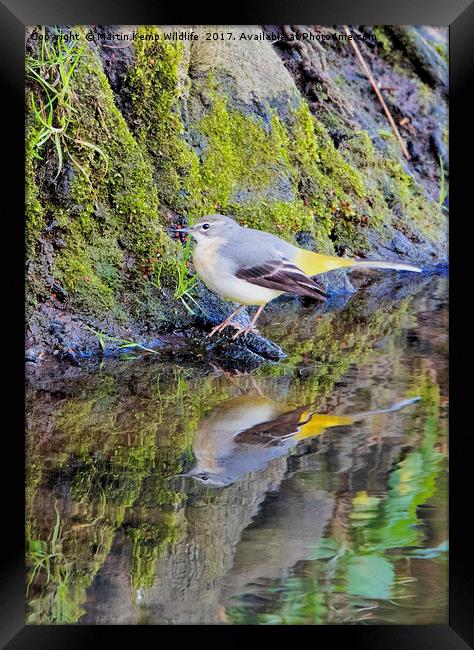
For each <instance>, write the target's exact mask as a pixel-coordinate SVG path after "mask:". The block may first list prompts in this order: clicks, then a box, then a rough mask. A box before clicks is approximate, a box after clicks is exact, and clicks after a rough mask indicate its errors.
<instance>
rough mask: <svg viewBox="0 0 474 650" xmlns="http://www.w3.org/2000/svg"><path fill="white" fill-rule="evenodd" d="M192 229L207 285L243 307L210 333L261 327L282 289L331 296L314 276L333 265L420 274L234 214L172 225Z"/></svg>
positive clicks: (197, 264)
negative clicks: (306, 243)
mask: <svg viewBox="0 0 474 650" xmlns="http://www.w3.org/2000/svg"><path fill="white" fill-rule="evenodd" d="M170 230H172V231H173V232H179V233H183V234H184V233H187V234H189V235H191V236H192V238H193V239H194V240H195V242H196V243H195V246H194V250H193V264H194V267H195V269H196V272H197V274H198V276H199V277H200V278H201V279H202V280H203V282H204V284H205V285H206V286H207V287H208V288H209V289H210V290H211V291H213V292H214V293H217V294H218V295H219V296H220V297H221V298H224V300H227V301H230V302H233V303H236V304H237V308H236V309H235V310H234V311H233V312H232V313H231V314H230V316H228V317H227V318H226V319H225V320H223V321H222V323H219V324H218V325H216V326H215V327H214V328H213V329H212V330H211V332H210V333H209V335H208V336H213V335H214V334H216V333H217V332H221V331H222V330H224V329H225V328H226V327H228V326H232V327H233V328H234V329H236V330H237V333H236V334H235V335H234V336H233V337H232V338H233V339H235V338H237V337H238V336H240V335H244V337H245V336H247V334H248V333H249V332H251V331H255V322H256V321H257V318H258V317H259V316H260V314H261V312H262V310H263V308H264V307H265V305H266V304H267V303H268V302H270V301H271V300H274V299H275V298H277V297H278V296H280V295H281V294H282V293H293V294H297V295H300V296H309V297H311V298H315V299H317V300H321V301H325V300H326V299H327V298H328V295H327V293H326V291H325V290H324V288H323V287H322V286H321V285H320V284H319V283H318V282H317V280H315V279H314V276H316V275H320V274H321V273H325V272H326V271H331V270H333V269H341V268H349V267H357V268H364V267H365V268H375V269H394V270H398V271H413V272H416V273H420V272H421V269H420V268H418V267H416V266H412V265H411V264H401V263H398V262H387V261H376V260H356V259H350V258H346V257H337V256H332V255H323V254H321V253H315V252H313V251H310V250H306V249H303V248H299V247H298V246H295V245H293V244H290V243H289V242H287V241H285V240H283V239H281V238H280V237H277V236H276V235H273V234H271V233H269V232H265V231H263V230H256V229H254V228H247V227H244V226H241V225H240V224H239V223H238V222H237V221H236V220H235V219H233V218H232V217H229V216H226V215H223V214H212V215H208V216H205V217H201V218H199V219H198V220H197V221H196V223H195V224H194V225H192V226H186V227H183V228H180V229H179V230H178V229H170ZM251 305H256V306H258V309H257V311H256V313H255V315H254V316H253V318H252V319H251V321H250V323H249V324H248V325H247V326H246V327H242V326H240V325H239V324H238V323H235V322H233V318H234V317H235V316H236V315H237V314H238V312H239V311H240V310H241V309H242V308H243V307H244V306H251Z"/></svg>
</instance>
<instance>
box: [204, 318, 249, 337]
mask: <svg viewBox="0 0 474 650" xmlns="http://www.w3.org/2000/svg"><path fill="white" fill-rule="evenodd" d="M226 327H233V328H234V329H236V330H238V331H239V332H240V331H241V330H243V329H244V328H243V327H242V326H241V325H238V324H237V323H233V322H232V321H231V320H229V319H228V318H226V319H225V320H224V321H222V323H219V325H216V326H215V327H213V328H212V330H211V331H210V332H209V334H208V335H207V336H208V337H209V338H210V337H211V336H214V334H217V333H218V332H222V330H224V329H225V328H226Z"/></svg>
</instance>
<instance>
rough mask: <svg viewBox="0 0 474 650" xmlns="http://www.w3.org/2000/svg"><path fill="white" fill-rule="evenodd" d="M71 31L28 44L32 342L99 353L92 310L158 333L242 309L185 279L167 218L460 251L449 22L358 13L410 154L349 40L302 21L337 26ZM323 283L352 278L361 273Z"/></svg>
mask: <svg viewBox="0 0 474 650" xmlns="http://www.w3.org/2000/svg"><path fill="white" fill-rule="evenodd" d="M62 29H63V31H64V32H67V33H68V32H69V31H72V32H74V33H75V34H77V35H78V38H77V40H74V41H72V45H71V44H69V45H68V44H67V43H64V42H62V41H57V42H56V44H55V45H54V46H53V45H52V44H51V41H49V42H48V41H46V45H45V46H44V47H42V46H41V45H40V42H41V41H39V40H38V38H37V37H39V36H42V35H44V36H46V35H47V34H48V33H50V32H51V30H49V31H48V30H45V29H44V28H35V29H33V30H32V29H30V30H29V32H28V38H27V45H26V47H27V87H26V112H27V160H26V185H27V187H26V190H27V200H26V223H27V310H28V325H29V326H28V333H27V347H28V349H29V356H30V358H32V359H34V358H37V355H38V354H39V353H41V352H49V353H51V352H56V353H59V354H61V355H65V354H69V355H76V354H78V353H84V352H91V351H94V350H97V349H98V344H97V336H96V335H94V334H93V333H91V331H90V330H88V329H87V328H86V327H85V326H86V325H87V326H88V327H92V329H94V330H96V331H100V332H105V333H107V334H108V335H110V336H113V337H116V338H121V339H127V340H130V339H132V340H134V341H140V342H150V341H152V340H155V339H156V338H157V337H159V336H160V334H161V333H163V332H165V331H166V330H170V329H173V330H181V331H182V330H184V331H187V330H189V329H190V328H194V331H199V330H200V329H201V328H202V327H203V324H204V327H206V323H212V322H215V321H216V318H217V314H219V315H220V314H221V313H222V312H224V313H228V309H229V307H228V306H227V305H226V304H225V303H223V302H222V301H220V300H217V301H216V300H215V299H212V300H211V299H210V296H209V292H208V291H207V290H206V289H205V288H204V287H203V286H202V285H201V284H198V285H196V286H195V287H194V288H193V289H192V290H191V294H192V298H193V299H194V300H196V302H197V303H198V305H199V306H198V307H196V304H195V303H193V302H192V301H191V300H190V299H189V297H188V296H187V295H186V294H185V293H180V287H181V288H182V280H183V278H185V277H186V274H187V273H192V269H188V266H187V264H186V260H183V250H182V248H181V246H180V245H179V243H178V242H177V241H172V240H171V239H170V237H169V235H168V234H167V233H166V227H167V226H170V225H176V224H177V223H185V222H187V221H193V220H194V219H196V218H197V217H198V216H200V215H203V214H208V213H214V212H216V211H218V212H221V213H225V214H229V215H233V216H235V218H237V219H238V220H239V221H240V222H241V223H243V224H246V225H249V226H252V227H257V228H260V229H263V230H268V231H271V232H274V233H276V234H278V235H279V236H282V237H284V238H286V239H288V240H290V241H297V242H299V243H300V245H303V246H306V247H309V248H312V249H316V250H321V251H323V252H329V253H332V254H348V255H361V256H367V257H369V256H372V257H383V258H386V259H393V260H403V261H408V260H409V261H413V262H414V263H417V264H420V265H422V266H424V267H427V266H429V267H432V266H435V265H436V264H439V263H445V262H446V255H447V247H446V233H447V224H446V205H445V204H446V187H447V177H448V161H447V156H446V149H447V132H446V128H447V126H446V125H447V109H446V92H447V86H446V74H445V71H446V38H447V35H446V30H443V29H434V28H430V29H429V30H428V32H427V31H426V30H427V29H428V28H420V29H419V30H415V29H404V30H401V29H398V30H394V29H392V30H390V29H388V28H387V29H382V28H368V27H363V26H359V27H358V28H353V29H354V30H356V31H358V32H361V33H366V34H371V35H373V36H374V37H375V38H376V40H375V41H369V40H366V41H359V47H360V49H361V52H362V54H363V56H364V57H365V58H366V60H367V62H368V65H369V66H370V67H371V70H372V73H373V75H374V77H375V78H376V80H377V81H378V84H379V87H380V88H381V90H382V92H383V93H384V96H385V99H386V102H387V105H388V106H389V109H390V111H391V112H392V114H393V116H394V119H395V121H396V123H397V124H398V127H399V130H400V132H401V135H402V137H403V138H404V140H405V142H406V144H407V147H408V150H409V151H410V154H411V159H410V161H406V160H405V159H404V158H403V155H402V153H401V150H400V147H399V144H398V142H397V140H396V138H395V136H394V135H393V133H392V131H391V130H390V127H389V124H388V121H387V119H386V116H385V115H384V113H383V111H382V109H381V107H380V104H379V103H378V100H377V99H376V97H375V94H374V93H373V91H372V89H371V86H370V84H369V81H368V80H367V78H366V77H365V74H364V72H363V71H362V69H361V67H360V64H359V63H358V61H357V59H356V57H355V54H354V52H353V50H352V48H351V46H350V44H349V43H348V42H341V41H338V40H337V39H327V40H324V41H323V40H319V41H318V40H314V39H313V40H309V39H305V40H303V37H302V35H303V34H307V35H311V34H312V35H313V37H315V36H316V35H318V34H319V35H321V34H324V33H329V34H330V33H339V32H340V31H341V30H339V28H336V29H332V28H331V29H329V28H323V27H315V26H312V27H301V26H283V27H282V26H277V27H275V26H268V27H265V28H261V27H258V26H253V27H249V26H246V27H228V26H222V27H216V26H213V27H205V26H200V27H191V26H182V27H180V26H173V27H165V26H162V27H159V28H158V27H136V26H127V27H126V28H125V27H121V26H120V27H113V26H112V27H111V26H107V27H100V26H96V27H94V28H93V29H88V28H87V29H83V28H80V29H78V30H68V29H66V28H62ZM191 31H193V32H194V33H195V34H196V35H197V37H198V38H197V40H192V41H189V40H186V41H179V40H167V39H166V38H165V36H167V35H168V36H169V35H171V34H172V32H178V33H179V32H191ZM209 33H210V34H211V37H210V38H209V37H208V34H209ZM90 34H92V35H93V37H94V40H91V38H90ZM133 34H136V35H137V38H135V40H131V39H132V37H133ZM212 34H222V35H223V37H222V39H221V37H220V36H219V38H218V39H216V40H214V37H213V36H212ZM265 34H266V35H269V34H273V38H275V36H274V35H275V34H276V35H281V36H284V37H285V38H284V39H283V38H282V39H279V40H277V41H276V42H275V43H272V42H271V41H270V40H266V39H265ZM125 36H128V39H129V40H126V39H125ZM118 37H120V38H121V39H122V40H120V47H117V46H116V45H117V42H118V40H117V38H118ZM107 38H109V39H113V38H115V39H116V41H115V44H114V45H110V40H109V41H107V40H106V39H107ZM48 43H49V44H48ZM107 43H109V45H108V44H107ZM405 55H406V56H405ZM62 69H67V70H69V71H71V74H70V75H67V76H65V75H61V74H60V71H61V70H62ZM52 77H54V79H52ZM49 101H50V102H51V104H48V102H49ZM48 106H51V107H52V119H53V124H54V125H56V126H55V128H57V129H59V131H52V130H51V129H48V128H46V127H45V124H44V121H45V116H47V112H48ZM40 118H41V120H42V121H40ZM443 204H444V207H442V206H443ZM322 280H323V281H324V282H325V284H326V286H327V288H328V289H329V290H330V291H331V290H334V291H335V292H337V291H339V292H340V291H347V290H350V282H348V280H347V276H346V274H345V273H338V274H328V276H327V278H325V277H323V278H322ZM183 301H184V302H183ZM184 303H186V305H187V309H186V306H185V304H184ZM190 308H191V310H192V312H195V313H194V315H193V313H191V310H190ZM197 316H199V318H197ZM196 328H197V329H196ZM109 343H112V345H113V344H114V343H113V342H111V341H109Z"/></svg>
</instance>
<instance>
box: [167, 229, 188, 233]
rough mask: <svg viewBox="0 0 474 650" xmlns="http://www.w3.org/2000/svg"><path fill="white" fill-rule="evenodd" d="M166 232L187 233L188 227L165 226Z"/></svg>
mask: <svg viewBox="0 0 474 650" xmlns="http://www.w3.org/2000/svg"><path fill="white" fill-rule="evenodd" d="M166 232H182V233H183V234H187V233H188V232H189V228H166Z"/></svg>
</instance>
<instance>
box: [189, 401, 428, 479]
mask: <svg viewBox="0 0 474 650" xmlns="http://www.w3.org/2000/svg"><path fill="white" fill-rule="evenodd" d="M419 399H420V398H419V397H414V398H411V399H407V400H404V401H401V402H398V403H397V404H394V405H393V406H391V407H389V408H384V409H378V410H375V411H365V412H361V413H350V414H346V415H330V414H319V413H317V412H316V410H315V409H314V407H313V406H312V405H305V406H301V407H298V408H296V409H291V410H289V409H288V404H285V403H282V402H276V401H275V400H273V399H271V398H270V397H266V396H264V395H263V394H262V392H261V391H259V390H258V391H255V392H251V393H247V394H243V395H239V396H237V397H232V398H230V399H227V400H225V401H223V402H221V403H220V404H218V405H217V406H216V407H214V408H213V409H212V410H211V411H210V412H209V413H208V414H207V416H205V417H204V418H203V419H202V420H201V421H200V422H199V424H198V427H197V430H196V432H195V434H194V439H193V452H194V456H195V464H194V467H192V469H191V470H190V471H188V472H186V473H185V474H182V475H181V476H192V477H194V478H196V479H198V480H199V481H202V482H205V483H208V484H211V485H215V486H227V485H230V484H232V483H234V482H235V481H236V480H238V479H239V478H240V477H242V476H243V475H245V474H248V473H250V472H255V471H258V470H260V469H263V468H264V467H266V465H267V464H268V463H269V462H270V461H272V460H273V459H274V458H278V457H280V456H282V455H283V454H284V453H285V452H286V451H287V450H288V449H290V448H291V447H293V446H295V445H296V444H297V443H298V442H300V441H302V440H306V439H309V438H314V437H316V436H318V435H320V434H321V433H323V432H324V431H326V429H329V428H331V427H340V426H348V425H351V424H354V423H356V422H358V421H360V420H364V419H365V418H369V417H371V416H374V415H378V414H381V413H391V412H395V411H398V410H400V409H402V408H404V407H406V406H409V405H410V404H413V403H414V402H417V401H418V400H419Z"/></svg>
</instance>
